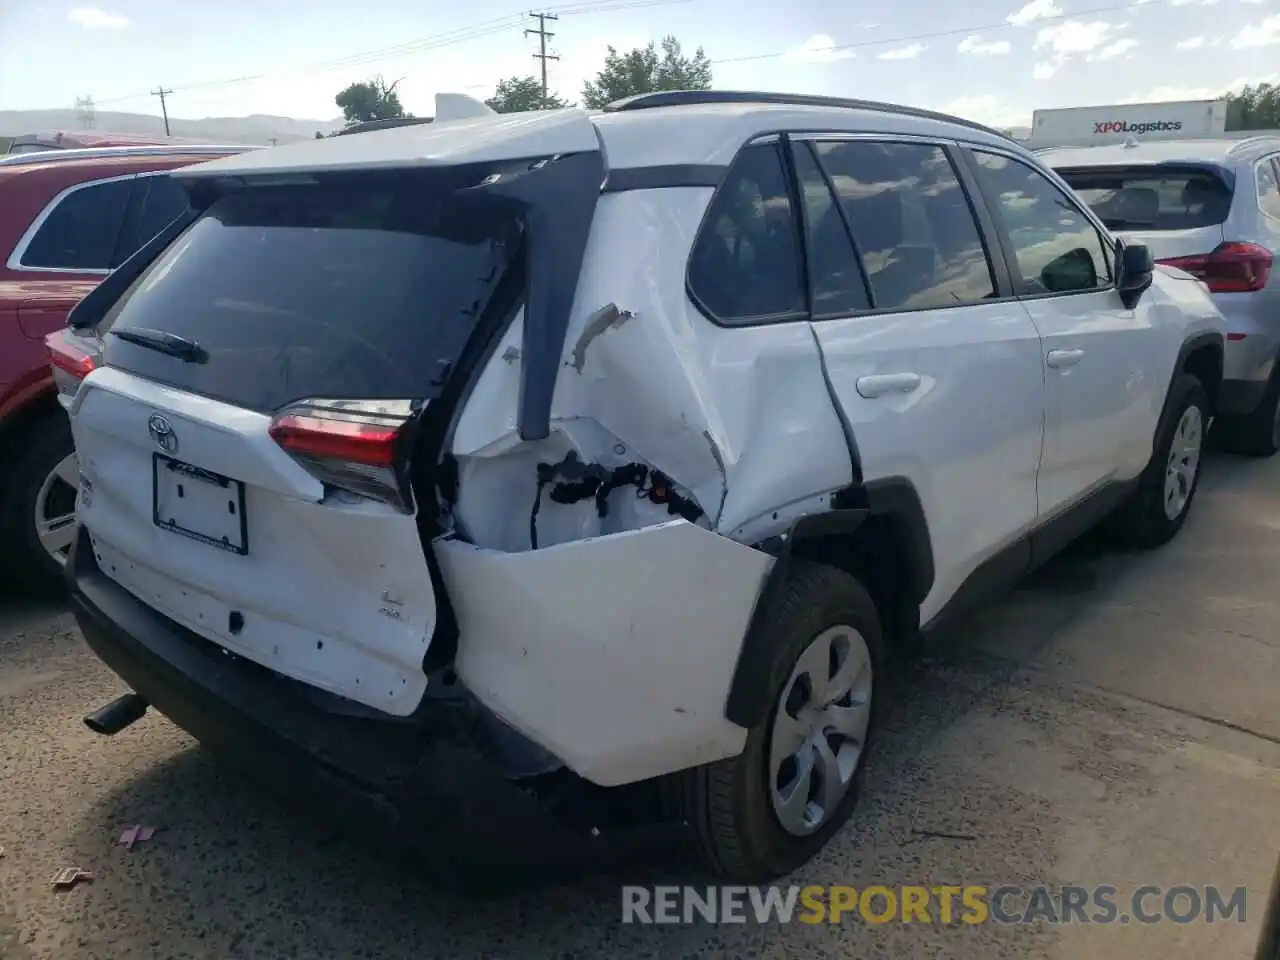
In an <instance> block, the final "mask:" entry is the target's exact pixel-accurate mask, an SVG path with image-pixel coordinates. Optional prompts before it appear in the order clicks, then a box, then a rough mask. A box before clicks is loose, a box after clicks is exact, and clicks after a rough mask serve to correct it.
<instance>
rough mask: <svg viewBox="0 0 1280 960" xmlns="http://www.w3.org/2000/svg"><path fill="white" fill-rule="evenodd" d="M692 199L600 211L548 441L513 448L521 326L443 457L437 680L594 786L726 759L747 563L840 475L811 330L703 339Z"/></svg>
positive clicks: (476, 390)
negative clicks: (444, 591) (449, 466)
mask: <svg viewBox="0 0 1280 960" xmlns="http://www.w3.org/2000/svg"><path fill="white" fill-rule="evenodd" d="M710 194H711V191H710V190H709V189H707V188H684V189H666V190H661V191H628V192H622V193H618V194H608V195H605V196H603V197H602V198H601V200H600V202H599V204H598V206H597V208H596V216H595V221H594V223H593V226H592V231H591V237H590V239H589V242H588V248H587V255H586V256H585V257H584V269H583V273H582V276H581V280H580V283H579V286H578V291H577V298H576V300H575V303H574V307H573V312H572V315H571V317H570V320H569V327H568V333H567V336H566V338H565V347H564V354H563V357H562V362H561V366H560V371H559V374H558V377H557V381H556V388H555V395H554V401H553V405H552V414H551V424H550V426H551V433H550V436H549V437H547V438H546V439H544V440H537V441H533V442H523V441H521V440H520V437H519V433H518V429H517V422H516V410H517V400H518V396H519V389H520V378H521V362H522V357H521V343H522V341H523V336H524V331H523V329H522V322H523V318H522V316H520V315H518V316H517V317H516V318H515V320H514V322H513V323H512V324H511V326H510V328H509V329H508V330H507V331H506V333H505V334H504V336H503V338H502V341H501V342H500V343H499V344H498V345H497V346H496V348H495V349H494V350H493V352H492V355H491V359H490V360H489V362H488V363H487V365H486V366H485V368H484V369H483V370H482V372H481V373H480V375H479V376H478V378H477V380H476V382H475V385H474V387H473V389H472V391H471V393H470V395H469V397H468V399H467V402H466V404H465V406H464V408H463V409H462V411H461V413H460V414H459V416H458V419H457V421H456V423H455V424H454V427H453V431H452V437H451V442H450V444H449V447H448V450H449V453H450V454H451V455H452V456H453V457H454V458H455V459H456V462H457V478H458V481H457V496H456V502H454V503H452V504H449V505H447V506H448V507H449V509H450V510H451V514H452V516H451V521H452V524H453V533H454V534H456V537H451V538H446V539H442V540H439V541H437V543H436V545H435V546H436V551H437V555H438V557H439V559H440V564H441V567H442V572H443V576H444V580H445V583H446V586H447V588H448V592H449V596H450V598H451V600H452V602H453V605H454V608H455V612H456V615H457V619H458V628H459V644H458V658H457V664H456V666H457V670H458V674H459V676H460V677H461V678H462V680H463V681H464V682H465V683H466V685H467V686H468V688H470V689H471V690H472V691H473V692H474V693H475V694H476V696H477V697H478V698H480V699H481V700H482V701H483V702H484V703H485V704H486V705H487V706H488V707H490V708H491V709H493V710H494V711H495V712H496V713H497V714H498V715H499V716H501V717H502V718H503V719H504V720H506V721H507V722H509V723H510V724H511V725H512V726H514V727H515V728H517V729H519V730H521V731H522V732H524V733H525V734H527V735H528V736H530V737H531V738H532V739H534V740H535V741H537V742H539V743H541V744H543V745H545V746H546V747H547V748H548V749H549V750H552V751H553V752H555V753H556V754H557V756H559V757H560V758H561V759H562V760H563V761H564V762H565V763H566V765H567V766H569V767H570V768H571V769H573V770H574V771H575V772H577V773H579V774H580V775H582V776H584V777H586V778H587V779H590V780H593V781H594V782H596V783H600V784H606V785H607V784H615V783H622V782H627V781H634V780H638V779H643V778H646V777H650V776H654V775H657V774H660V773H665V772H669V771H672V770H677V769H683V768H686V767H690V766H694V765H696V764H701V763H707V762H712V761H715V760H719V759H722V758H724V757H727V756H732V755H735V754H737V753H738V752H740V751H741V748H742V744H743V740H744V738H745V730H744V729H743V728H741V727H738V726H736V725H734V724H732V723H730V722H729V721H727V720H726V719H725V717H724V706H725V700H726V697H727V694H728V689H729V683H730V681H731V678H732V674H733V669H734V667H735V665H736V662H737V659H738V656H739V653H740V650H741V644H742V638H743V635H744V634H745V632H746V628H747V625H748V623H749V621H750V619H751V615H752V612H753V610H754V608H755V604H756V600H757V596H758V594H759V590H760V587H761V584H762V582H763V578H764V575H765V573H766V572H767V570H768V569H769V566H770V565H771V564H772V558H771V557H770V556H769V555H767V554H766V553H764V552H763V551H761V550H758V549H755V548H754V547H752V546H750V544H755V543H759V542H760V541H761V540H763V539H765V538H767V537H770V536H773V535H775V534H778V533H782V532H785V531H786V530H787V529H788V528H789V527H790V525H791V523H792V522H793V520H794V519H795V518H796V516H798V515H799V514H801V513H804V512H808V511H812V510H814V509H819V508H823V507H826V506H829V505H830V502H831V500H832V498H833V497H834V495H835V493H836V492H837V491H839V490H841V489H843V488H846V487H848V486H849V485H850V484H851V483H852V482H853V480H854V472H853V463H852V458H851V456H850V452H849V449H848V447H847V445H846V441H845V436H844V432H843V430H842V426H841V422H840V418H839V416H838V414H837V413H836V410H835V408H834V406H833V405H832V402H831V398H830V396H829V394H828V392H827V388H826V381H825V379H824V375H823V367H822V357H821V354H820V353H819V350H818V346H817V343H816V341H815V338H814V336H813V334H812V331H811V328H810V325H809V324H808V323H791V324H775V325H771V326H767V327H766V326H762V327H739V328H735V329H728V328H723V327H720V326H717V325H715V324H713V323H712V322H710V321H709V320H708V319H707V318H706V317H704V316H702V315H701V314H699V313H698V312H697V309H696V308H695V307H694V306H693V304H692V303H691V302H690V299H689V297H688V296H687V294H686V293H685V283H684V275H685V265H686V263H687V259H688V251H689V248H690V246H691V245H692V243H693V239H694V235H695V234H696V232H697V229H698V226H699V223H700V220H701V216H702V211H703V210H704V209H705V207H706V204H707V201H708V200H709V199H710ZM660 235H661V237H662V238H663V242H662V243H661V244H659V242H658V237H659V236H660ZM654 251H657V253H656V254H655V253H654ZM633 263H648V264H650V266H649V267H648V268H647V269H645V270H642V271H632V270H629V269H626V266H625V265H627V264H633ZM566 474H568V475H566ZM602 487H603V488H604V492H603V493H601V488H602ZM535 504H536V507H535ZM532 553H536V558H535V557H534V556H533V555H532ZM655 691H661V697H662V702H661V703H655V702H654V701H653V697H654V695H655Z"/></svg>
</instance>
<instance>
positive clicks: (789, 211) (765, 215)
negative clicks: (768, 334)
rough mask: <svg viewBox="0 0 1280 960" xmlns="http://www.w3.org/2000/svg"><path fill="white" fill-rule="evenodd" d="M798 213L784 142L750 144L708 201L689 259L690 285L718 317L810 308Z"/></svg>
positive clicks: (750, 317)
mask: <svg viewBox="0 0 1280 960" xmlns="http://www.w3.org/2000/svg"><path fill="white" fill-rule="evenodd" d="M796 214H797V211H795V210H794V209H793V208H792V204H791V190H790V188H789V186H788V182H787V173H786V167H785V166H784V165H783V162H782V150H781V145H780V144H777V143H766V144H755V145H752V146H748V147H746V148H745V149H743V151H742V152H741V153H740V154H739V155H738V158H737V160H735V161H734V164H733V167H732V168H731V169H730V171H729V173H728V174H727V175H726V177H725V181H724V183H723V184H721V186H720V189H719V190H718V191H716V195H715V197H714V198H713V199H712V201H711V206H710V207H709V208H708V209H707V215H706V219H705V220H704V221H703V224H702V229H701V231H700V232H699V234H698V239H697V241H695V243H694V247H693V252H692V254H691V256H690V260H689V289H690V291H691V292H692V293H693V296H694V297H695V298H696V300H697V301H698V303H699V304H700V305H701V306H702V308H703V309H704V310H706V311H707V312H708V313H709V314H710V315H711V316H712V317H714V318H715V319H716V320H717V321H719V322H721V323H726V324H743V323H755V322H759V321H761V320H764V319H788V318H792V317H798V316H803V315H805V314H806V313H807V311H808V304H807V303H806V296H805V283H804V271H803V265H802V263H801V259H800V235H799V223H798V217H797V215H796Z"/></svg>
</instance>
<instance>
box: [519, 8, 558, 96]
mask: <svg viewBox="0 0 1280 960" xmlns="http://www.w3.org/2000/svg"><path fill="white" fill-rule="evenodd" d="M529 16H531V17H533V18H534V19H535V20H537V21H538V29H537V30H525V32H524V35H525V36H526V37H527V36H529V35H530V34H532V35H533V36H535V37H537V38H538V52H537V53H535V54H534V55H533V59H535V60H537V61H539V62H540V63H541V64H542V105H543V106H546V103H547V61H548V60H559V59H560V58H559V57H558V56H556V55H555V54H554V53H547V41H548V40H550V39H551V38H552V37H554V36H555V34H554V33H551V32H550V31H549V30H547V21H548V20H559V19H560V18H559V17H557V16H556V15H555V14H554V13H530V14H529Z"/></svg>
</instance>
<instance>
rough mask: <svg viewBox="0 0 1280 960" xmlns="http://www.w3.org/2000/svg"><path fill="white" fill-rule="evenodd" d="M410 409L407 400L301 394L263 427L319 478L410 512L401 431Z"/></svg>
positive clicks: (406, 443) (410, 416) (405, 426)
mask: <svg viewBox="0 0 1280 960" xmlns="http://www.w3.org/2000/svg"><path fill="white" fill-rule="evenodd" d="M414 412H415V405H414V401H411V400H325V399H309V400H301V401H299V402H297V403H293V404H290V405H289V406H287V407H285V408H284V409H283V410H281V411H279V412H278V413H277V414H276V415H275V417H274V418H273V419H272V421H271V426H270V427H269V428H268V429H267V432H268V433H269V434H270V436H271V439H273V440H274V441H275V442H276V443H277V444H279V445H280V446H281V447H282V448H283V449H284V450H286V451H288V452H289V453H290V454H291V455H292V456H293V458H294V459H295V460H297V461H298V462H299V463H300V464H302V465H303V466H304V467H306V468H307V470H308V471H309V472H310V473H311V474H312V475H313V476H314V477H315V478H316V479H317V480H319V481H321V482H322V483H324V484H326V485H328V486H331V487H336V488H338V489H340V490H345V491H347V492H349V493H354V494H357V495H358V496H361V497H366V498H368V499H370V500H378V501H381V502H382V503H388V504H391V505H392V506H394V507H396V508H397V509H399V510H403V511H404V512H405V513H412V512H413V500H412V495H411V493H410V491H409V485H408V477H407V473H406V468H407V466H408V454H409V451H408V449H407V446H408V440H407V438H406V436H405V433H406V428H407V427H408V424H409V423H410V421H411V420H412V418H413V415H414Z"/></svg>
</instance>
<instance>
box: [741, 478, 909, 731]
mask: <svg viewBox="0 0 1280 960" xmlns="http://www.w3.org/2000/svg"><path fill="white" fill-rule="evenodd" d="M837 502H838V503H841V504H848V505H841V506H838V507H836V508H835V509H832V510H828V511H825V512H823V513H815V514H809V515H808V516H804V517H800V518H799V519H798V520H796V521H795V522H794V523H793V524H792V525H791V528H790V529H789V530H788V531H787V535H786V536H785V537H783V538H780V540H781V546H780V547H779V548H778V551H777V559H776V560H775V561H774V564H773V567H772V568H771V569H770V570H769V573H768V575H767V576H766V577H765V581H764V584H763V585H762V587H761V589H760V594H759V596H758V597H757V598H756V606H755V611H754V612H753V613H752V616H751V622H750V624H749V625H748V627H747V631H746V634H745V635H744V636H743V640H742V649H741V651H740V652H739V654H738V662H737V665H736V666H735V667H734V672H733V680H732V681H731V683H730V685H729V696H728V698H727V699H726V702H725V711H724V715H725V719H727V720H728V721H729V722H730V723H734V724H737V725H738V726H740V727H748V728H750V727H754V726H755V725H756V724H758V723H760V722H762V721H763V720H764V719H765V717H766V716H767V715H768V712H769V709H770V707H771V706H772V704H771V703H770V691H769V689H768V683H769V676H770V673H771V667H772V657H773V647H772V640H771V638H770V637H769V636H768V635H767V632H766V630H767V628H766V626H765V618H766V616H767V612H768V610H769V609H770V607H771V606H772V604H773V601H774V598H775V597H777V595H778V593H779V592H780V591H781V590H782V589H783V588H784V586H785V584H786V581H787V576H788V573H789V570H790V566H791V562H792V551H793V549H794V547H795V545H796V544H797V543H798V542H801V541H805V540H815V539H821V538H825V537H847V536H852V535H853V534H855V533H856V532H857V531H858V530H859V529H860V528H861V527H862V526H863V524H865V523H866V522H867V521H868V520H870V519H872V518H873V517H884V518H886V519H889V520H890V521H892V522H893V523H894V525H895V530H896V532H897V533H898V535H899V536H901V538H902V548H903V550H904V552H905V554H906V559H907V566H908V571H909V572H908V589H909V591H910V595H911V599H912V601H913V602H914V603H916V604H919V603H920V602H922V601H923V600H924V598H925V597H926V596H927V595H928V593H929V591H930V590H931V589H932V588H933V578H934V566H933V548H932V543H931V541H930V539H929V528H928V523H927V521H926V519H925V515H924V507H923V506H922V504H921V502H920V496H919V494H918V493H917V492H916V489H915V486H914V485H913V484H912V483H911V481H910V480H908V479H907V478H905V477H888V478H884V479H880V480H874V481H872V482H870V483H868V484H865V485H862V486H858V487H855V488H853V489H851V490H849V491H844V492H842V494H841V495H840V496H839V497H838V498H837Z"/></svg>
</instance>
